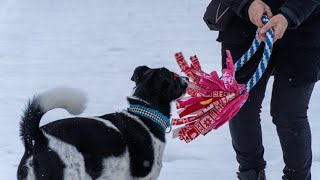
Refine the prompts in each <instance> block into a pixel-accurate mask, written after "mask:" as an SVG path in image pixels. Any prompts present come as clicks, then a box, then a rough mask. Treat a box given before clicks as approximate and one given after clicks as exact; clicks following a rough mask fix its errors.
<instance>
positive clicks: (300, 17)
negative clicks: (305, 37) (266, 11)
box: [278, 0, 320, 29]
mask: <svg viewBox="0 0 320 180" xmlns="http://www.w3.org/2000/svg"><path fill="white" fill-rule="evenodd" d="M319 4H320V0H286V2H285V3H284V4H283V5H282V6H281V7H280V9H279V12H278V13H279V14H282V15H284V16H285V17H286V18H287V20H288V23H289V28H293V29H294V28H297V27H299V26H300V24H301V23H302V22H303V21H304V20H306V19H307V18H308V17H309V16H310V15H311V13H312V12H313V11H314V9H315V8H316V7H317V6H318V5H319Z"/></svg>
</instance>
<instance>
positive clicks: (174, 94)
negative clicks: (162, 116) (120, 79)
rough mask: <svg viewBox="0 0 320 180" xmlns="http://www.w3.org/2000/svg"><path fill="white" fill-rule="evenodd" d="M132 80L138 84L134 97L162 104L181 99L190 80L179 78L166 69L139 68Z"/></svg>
mask: <svg viewBox="0 0 320 180" xmlns="http://www.w3.org/2000/svg"><path fill="white" fill-rule="evenodd" d="M131 80H132V81H134V82H135V83H136V87H135V91H134V93H133V95H134V96H137V97H139V98H141V99H143V100H146V101H148V102H150V101H151V102H154V101H158V102H160V104H161V103H170V102H171V101H173V100H176V99H177V98H179V97H181V96H182V95H183V94H184V93H185V92H186V88H187V87H188V78H186V77H181V76H178V75H176V74H175V73H173V72H171V71H169V70H168V69H166V68H164V67H163V68H158V69H151V68H149V67H147V66H139V67H137V68H136V69H135V70H134V73H133V75H132V77H131Z"/></svg>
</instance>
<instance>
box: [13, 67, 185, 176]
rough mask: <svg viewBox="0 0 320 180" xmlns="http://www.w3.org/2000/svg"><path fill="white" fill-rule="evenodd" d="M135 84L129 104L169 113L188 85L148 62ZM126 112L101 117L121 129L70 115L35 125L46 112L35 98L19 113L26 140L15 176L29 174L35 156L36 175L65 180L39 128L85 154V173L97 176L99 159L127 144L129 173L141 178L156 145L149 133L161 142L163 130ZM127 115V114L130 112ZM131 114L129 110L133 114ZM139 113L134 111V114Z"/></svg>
mask: <svg viewBox="0 0 320 180" xmlns="http://www.w3.org/2000/svg"><path fill="white" fill-rule="evenodd" d="M131 79H132V80H133V81H135V83H136V87H135V92H134V94H133V95H134V96H135V97H136V98H137V99H135V98H128V102H129V103H130V104H140V105H143V106H146V107H149V108H153V109H156V110H158V111H160V112H161V113H163V114H164V115H165V116H167V117H168V118H170V103H171V102H172V101H173V100H175V99H177V98H178V97H180V96H181V95H182V94H183V93H185V89H186V87H187V84H186V83H184V81H183V80H182V79H181V78H179V77H175V76H174V75H173V74H172V72H170V71H169V70H167V69H165V68H160V69H150V68H148V67H146V66H140V67H138V68H136V70H135V71H134V74H133V76H132V78H131ZM126 113H129V112H127V111H126V112H125V113H123V112H118V113H112V114H106V115H103V116H100V117H99V118H101V119H104V120H106V121H109V122H111V123H112V124H113V125H114V126H116V127H117V129H118V130H119V131H120V132H118V131H117V130H115V129H113V128H110V127H108V126H106V125H105V124H104V123H103V122H101V121H97V120H93V119H90V118H81V117H75V118H69V119H62V120H57V121H54V122H51V123H49V124H46V125H45V126H42V127H40V128H39V123H40V120H41V117H42V116H43V115H44V112H43V111H42V110H41V107H40V105H39V104H38V102H37V99H36V98H34V99H33V100H32V101H30V102H29V103H28V106H27V108H26V110H25V112H24V115H23V116H22V121H21V123H20V135H21V137H22V141H23V143H24V145H25V154H24V156H23V157H22V159H21V162H20V165H19V168H18V179H19V180H22V179H24V178H25V177H26V176H27V174H28V169H27V168H26V161H27V159H28V158H30V157H33V161H32V167H33V168H34V170H35V174H36V179H37V180H39V179H41V180H49V179H50V180H51V179H53V180H56V179H57V180H58V179H64V178H67V177H63V169H64V168H65V165H64V163H63V161H62V159H60V158H61V157H59V155H58V154H57V153H56V152H54V151H53V150H50V149H49V147H48V142H47V141H48V140H47V139H46V137H45V135H44V134H43V132H45V133H46V134H48V135H51V136H53V137H55V138H56V139H59V140H60V141H63V142H65V143H67V144H70V145H73V146H74V147H76V149H77V150H78V151H79V152H80V153H81V154H82V155H83V157H84V160H85V168H86V172H87V173H88V174H89V175H90V176H91V178H92V179H97V178H98V177H99V176H101V174H102V172H103V164H102V161H103V159H104V158H107V157H110V156H112V157H118V156H121V155H123V153H124V152H125V151H126V149H128V151H129V156H130V165H131V166H130V167H131V175H132V176H133V177H144V176H146V175H148V173H149V172H150V171H151V169H152V166H153V164H154V163H155V162H154V151H153V150H154V147H153V143H152V138H151V136H150V133H149V132H151V133H152V135H153V136H155V137H156V138H157V139H159V140H160V141H162V142H165V132H164V131H163V129H162V128H161V127H160V126H159V125H158V124H156V123H154V122H153V121H151V120H150V119H147V118H144V117H142V116H138V117H139V119H140V120H141V121H142V122H143V124H144V125H145V126H146V127H147V129H146V128H144V126H143V125H141V124H140V123H139V122H138V121H136V120H135V119H134V118H131V117H129V116H128V115H127V114H126ZM129 114H130V113H129ZM132 115H134V114H131V115H130V116H132ZM134 116H137V115H134Z"/></svg>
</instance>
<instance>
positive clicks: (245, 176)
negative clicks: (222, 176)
mask: <svg viewBox="0 0 320 180" xmlns="http://www.w3.org/2000/svg"><path fill="white" fill-rule="evenodd" d="M237 175H238V178H239V180H266V175H265V171H264V170H261V171H259V172H258V173H257V171H255V170H254V169H251V170H248V171H244V172H239V173H237Z"/></svg>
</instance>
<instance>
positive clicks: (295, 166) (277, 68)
mask: <svg viewBox="0 0 320 180" xmlns="http://www.w3.org/2000/svg"><path fill="white" fill-rule="evenodd" d="M249 46H250V45H248V46H240V45H234V44H233V45H231V44H222V54H223V56H222V58H223V62H224V59H225V58H226V56H225V53H224V52H225V50H226V49H229V50H231V53H232V55H233V58H234V60H236V59H238V58H239V57H241V55H242V54H243V53H244V52H245V51H246V50H247V49H248V47H249ZM261 50H262V49H260V51H261ZM286 50H288V51H289V53H288V52H284V50H283V49H282V50H281V52H280V50H278V51H277V48H276V47H275V48H274V52H273V54H272V57H271V62H270V66H268V69H267V70H266V72H265V73H264V75H263V77H262V78H261V79H260V81H259V82H258V83H257V84H256V86H255V87H254V88H253V89H252V90H251V91H250V95H249V98H248V100H247V101H246V103H245V104H244V105H243V107H242V108H241V110H240V111H239V113H238V114H237V115H236V116H235V117H234V118H233V119H232V120H230V121H229V127H230V132H231V137H232V144H233V147H234V150H235V152H236V155H237V161H238V162H239V164H240V166H239V171H240V172H243V171H247V170H250V169H254V170H256V171H260V170H262V169H264V168H265V166H266V162H265V160H264V158H263V154H264V147H263V144H262V133H261V124H260V121H261V119H260V112H261V104H262V100H263V98H264V96H265V91H266V85H267V82H268V80H269V77H270V76H271V75H272V74H273V73H274V84H273V90H272V100H271V115H272V118H273V123H274V124H275V125H276V128H277V133H278V136H279V139H280V143H281V147H282V151H283V159H284V162H285V165H286V166H285V168H284V171H283V172H284V177H283V178H284V179H285V178H287V179H289V180H310V179H311V173H310V169H311V163H312V153H311V132H310V127H309V122H308V117H307V109H308V104H309V100H310V97H311V93H312V90H313V87H314V84H315V83H314V82H312V83H311V82H310V83H304V84H299V85H296V84H294V83H293V81H294V80H293V79H291V78H290V75H289V74H288V71H287V69H284V68H286V66H285V65H281V63H278V61H281V59H282V58H290V56H291V55H293V56H294V53H293V52H290V48H288V49H286ZM290 54H291V55H290ZM257 60H259V58H258V57H257V56H254V57H253V59H252V62H251V64H249V65H248V66H247V67H244V69H243V70H241V71H242V72H240V73H238V74H237V77H238V79H237V80H238V82H240V83H244V82H246V81H247V79H248V77H249V76H250V75H251V73H252V72H253V69H254V68H252V67H254V65H255V64H256V63H257V62H258V61H257ZM250 71H251V73H249V74H248V73H247V72H250Z"/></svg>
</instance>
